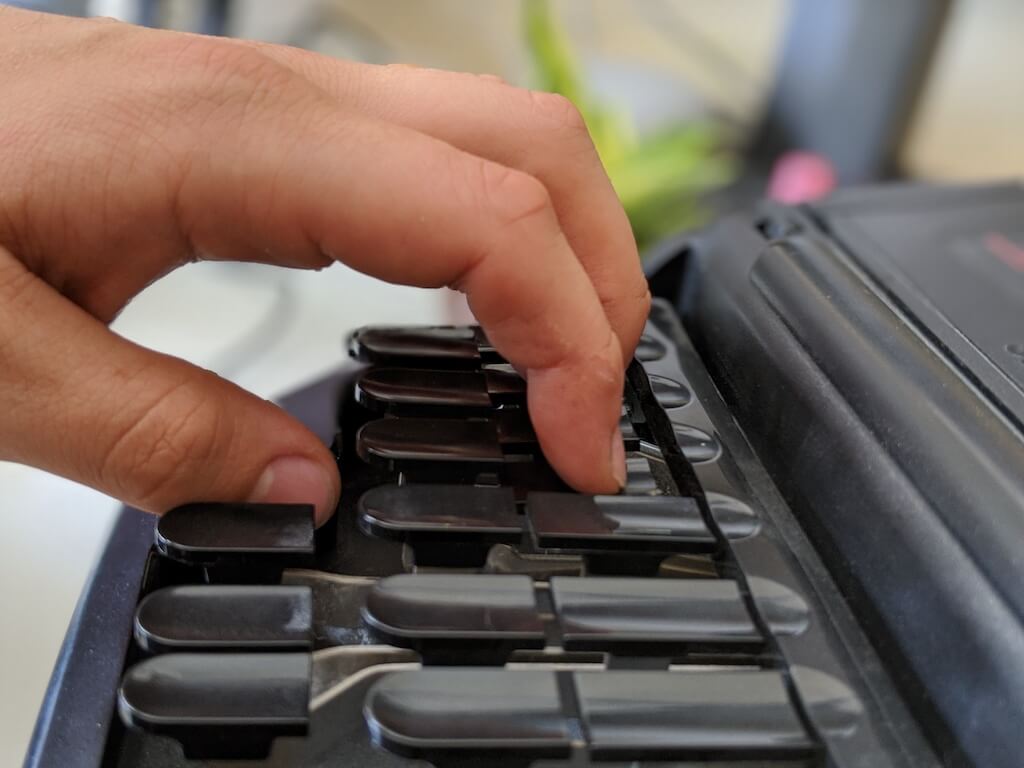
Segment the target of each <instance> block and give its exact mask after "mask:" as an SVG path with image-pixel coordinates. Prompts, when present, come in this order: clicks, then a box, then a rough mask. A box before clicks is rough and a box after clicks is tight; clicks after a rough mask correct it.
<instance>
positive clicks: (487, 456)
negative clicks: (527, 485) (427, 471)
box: [356, 411, 539, 470]
mask: <svg viewBox="0 0 1024 768" xmlns="http://www.w3.org/2000/svg"><path fill="white" fill-rule="evenodd" d="M536 440H537V438H536V435H534V433H533V430H532V429H531V428H530V426H529V423H528V420H527V417H526V415H525V414H524V413H521V412H519V411H509V412H504V411H502V412H498V413H496V414H495V415H494V417H493V418H479V419H441V418H435V419H430V418H418V417H410V418H392V419H377V420H375V421H371V422H368V423H367V424H364V425H363V426H362V427H361V428H360V429H359V432H358V433H357V434H356V452H357V453H358V454H359V457H360V458H361V459H362V460H363V461H365V462H367V463H369V464H376V465H378V466H383V467H386V468H388V469H395V470H403V469H406V468H410V467H412V468H415V467H416V465H417V464H420V463H430V464H472V465H479V466H480V467H481V469H484V470H486V469H491V470H493V469H495V468H496V467H499V466H500V465H502V464H505V463H506V462H509V461H529V460H530V453H531V452H534V453H536V452H538V451H539V448H538V447H537V443H536Z"/></svg>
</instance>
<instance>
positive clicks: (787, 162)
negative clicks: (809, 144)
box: [768, 151, 836, 204]
mask: <svg viewBox="0 0 1024 768" xmlns="http://www.w3.org/2000/svg"><path fill="white" fill-rule="evenodd" d="M835 187H836V173H835V169H833V167H832V164H831V163H830V162H829V161H828V160H826V159H825V158H824V157H822V156H821V155H818V154H815V153H814V152H800V151H794V152H787V153H786V154H784V155H782V156H781V157H779V159H778V160H776V161H775V167H774V168H773V169H772V178H771V181H769V182H768V197H770V198H772V199H773V200H778V201H779V202H780V203H789V204H793V203H806V202H808V201H810V200H819V199H821V198H823V197H825V196H826V195H827V194H828V193H829V192H831V191H832V190H833V189H835Z"/></svg>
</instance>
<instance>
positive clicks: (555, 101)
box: [529, 91, 589, 136]
mask: <svg viewBox="0 0 1024 768" xmlns="http://www.w3.org/2000/svg"><path fill="white" fill-rule="evenodd" d="M529 94H530V101H531V103H532V107H533V112H534V114H535V115H537V116H538V117H539V118H540V120H541V121H542V122H543V123H545V124H548V125H553V126H554V127H556V128H560V129H563V130H566V131H568V132H570V133H572V134H574V135H583V136H587V135H589V134H588V133H587V122H586V120H585V119H584V118H583V113H582V112H580V109H579V107H577V106H576V105H575V104H574V103H573V101H572V100H571V99H569V98H567V97H565V96H563V95H562V94H560V93H548V92H546V91H530V92H529Z"/></svg>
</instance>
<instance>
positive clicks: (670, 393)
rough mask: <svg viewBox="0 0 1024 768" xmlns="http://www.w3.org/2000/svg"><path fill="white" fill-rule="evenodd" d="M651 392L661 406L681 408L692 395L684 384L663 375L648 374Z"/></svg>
mask: <svg viewBox="0 0 1024 768" xmlns="http://www.w3.org/2000/svg"><path fill="white" fill-rule="evenodd" d="M647 379H648V381H650V383H651V392H653V393H654V398H655V399H656V400H657V401H658V404H659V405H660V406H661V407H662V408H681V407H683V406H684V405H686V404H687V403H689V402H690V398H691V397H692V395H691V394H690V390H689V389H688V388H687V387H686V385H684V384H680V383H679V382H678V381H675V380H674V379H670V378H667V377H665V376H654V375H649V376H648V377H647Z"/></svg>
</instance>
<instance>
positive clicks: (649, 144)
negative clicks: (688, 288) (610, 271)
mask: <svg viewBox="0 0 1024 768" xmlns="http://www.w3.org/2000/svg"><path fill="white" fill-rule="evenodd" d="M523 13H524V22H525V33H526V45H527V49H528V52H529V54H530V57H531V60H532V64H533V69H534V78H535V80H536V82H535V86H536V87H537V88H539V89H541V90H545V91H552V92H554V93H560V94H562V95H563V96H565V97H566V98H568V99H571V100H572V102H573V103H574V104H575V105H576V106H577V107H578V108H579V110H580V112H581V113H582V115H583V119H584V120H586V123H587V128H588V129H589V130H590V134H591V136H592V137H593V139H594V145H595V146H596V147H597V152H598V154H599V155H600V156H601V162H602V163H603V164H604V167H605V171H606V172H607V173H608V177H609V178H610V179H611V182H612V186H614V187H615V192H616V193H617V194H618V196H619V199H620V200H621V201H622V205H623V207H624V208H625V209H626V213H627V215H628V216H629V221H630V223H631V224H632V226H633V234H634V235H635V237H636V240H637V244H638V245H639V246H640V247H641V249H642V248H644V247H645V246H647V245H650V244H651V243H653V242H654V241H655V240H658V239H659V238H662V237H664V236H666V235H668V234H671V233H673V232H678V231H680V230H682V229H688V228H691V227H696V226H699V225H701V224H703V223H704V222H705V221H706V220H707V219H708V217H709V216H710V214H711V212H712V211H711V209H710V206H709V205H708V204H707V202H706V198H707V195H708V193H710V192H713V191H714V190H716V189H720V188H721V187H723V186H724V185H726V184H727V183H729V182H730V181H731V180H732V179H733V178H734V177H735V173H736V167H737V162H736V157H735V155H734V154H733V153H731V152H729V151H728V150H727V148H726V143H725V141H723V133H724V127H723V126H722V125H720V124H718V123H715V122H714V121H711V120H694V121H688V122H685V123H680V124H677V125H672V126H669V127H668V128H665V129H662V130H660V131H658V132H657V133H654V134H652V135H650V136H644V137H638V136H637V132H636V130H635V128H634V125H633V121H632V119H631V117H630V115H629V113H628V112H626V111H624V110H621V109H616V108H615V107H614V106H613V105H609V104H606V103H603V102H601V101H599V100H598V99H596V98H595V97H594V96H593V95H592V94H591V93H590V91H589V89H588V88H587V84H586V82H585V81H584V79H583V77H582V76H581V75H580V70H579V66H578V63H577V59H576V55H575V53H574V52H573V50H572V45H571V43H570V42H569V38H568V35H567V34H566V32H565V29H564V28H563V26H562V25H561V23H560V22H559V20H558V18H557V17H556V15H555V13H554V11H553V9H552V7H551V3H550V2H549V0H524V3H523Z"/></svg>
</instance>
